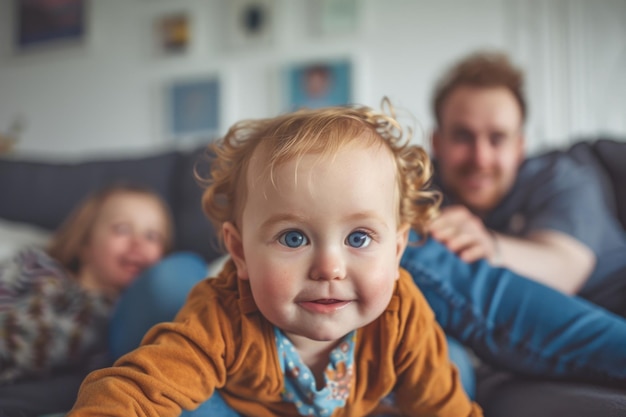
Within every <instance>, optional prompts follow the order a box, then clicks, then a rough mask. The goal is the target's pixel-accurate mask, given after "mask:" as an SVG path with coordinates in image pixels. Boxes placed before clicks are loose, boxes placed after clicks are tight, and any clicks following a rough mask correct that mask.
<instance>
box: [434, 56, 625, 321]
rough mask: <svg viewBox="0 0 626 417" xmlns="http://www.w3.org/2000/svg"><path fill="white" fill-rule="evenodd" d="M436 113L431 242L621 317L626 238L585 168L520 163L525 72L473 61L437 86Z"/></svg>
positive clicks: (553, 161)
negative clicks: (438, 196)
mask: <svg viewBox="0 0 626 417" xmlns="http://www.w3.org/2000/svg"><path fill="white" fill-rule="evenodd" d="M433 110H434V115H435V119H436V128H435V131H434V133H433V137H432V145H433V154H434V157H435V160H436V162H437V184H438V185H439V186H440V188H441V189H442V190H443V192H444V195H445V207H444V208H443V210H442V214H441V216H440V217H439V218H438V219H437V220H436V221H434V222H433V223H432V226H431V233H432V236H433V237H434V238H435V239H437V240H439V241H440V242H442V243H443V244H444V245H445V246H447V247H448V249H450V250H451V251H453V252H455V253H456V254H457V255H459V257H460V258H461V259H463V260H464V261H467V262H473V261H476V260H478V259H481V258H485V259H487V260H489V261H490V263H492V264H494V265H499V266H504V267H507V268H509V269H511V270H513V271H515V272H517V273H519V274H520V275H524V276H526V277H529V278H531V279H533V280H536V281H538V282H540V283H543V284H545V285H548V286H550V287H553V288H555V289H557V290H559V291H561V292H563V293H566V294H579V295H581V296H583V297H586V298H589V299H591V300H592V301H594V302H596V303H598V304H601V305H603V306H604V307H606V308H609V309H611V310H614V311H619V310H620V309H622V311H621V312H622V314H623V309H624V308H625V307H626V302H625V301H624V298H623V296H622V297H615V296H614V294H615V291H619V292H621V294H623V291H624V283H623V282H622V281H625V280H624V279H623V278H621V279H619V277H620V275H621V277H626V237H625V233H624V231H623V229H622V228H621V226H620V224H619V222H618V220H617V219H616V218H615V217H614V216H613V215H612V214H611V212H610V210H609V208H608V207H607V206H606V204H605V203H604V199H603V198H602V194H601V187H600V184H599V183H598V179H597V177H596V176H595V175H594V174H593V172H591V170H590V169H589V168H587V167H582V166H580V165H578V164H576V163H575V162H574V161H573V160H572V159H570V157H568V156H567V155H566V154H563V153H561V154H556V153H551V154H548V155H545V156H541V157H536V158H531V159H528V160H525V159H524V141H525V139H524V131H523V127H524V122H525V119H526V113H527V111H526V102H525V99H524V95H523V75H522V73H521V71H520V70H518V69H517V68H515V67H514V66H513V65H512V64H511V63H510V61H509V60H508V59H507V57H506V56H505V55H502V54H498V53H476V54H472V55H470V56H468V57H466V58H465V59H463V60H461V61H460V62H458V63H457V64H456V65H455V66H453V67H452V68H451V69H450V70H449V71H448V73H447V74H445V76H444V77H443V78H442V79H441V81H440V83H439V85H438V86H437V88H436V90H435V95H434V102H433ZM620 271H622V272H620ZM601 288H604V290H605V291H601V290H600V289H601ZM608 288H611V290H610V291H606V290H607V289H608ZM599 293H603V294H607V293H611V294H613V295H612V297H611V299H610V300H609V299H602V298H601V297H598V296H597V295H598V294H599Z"/></svg>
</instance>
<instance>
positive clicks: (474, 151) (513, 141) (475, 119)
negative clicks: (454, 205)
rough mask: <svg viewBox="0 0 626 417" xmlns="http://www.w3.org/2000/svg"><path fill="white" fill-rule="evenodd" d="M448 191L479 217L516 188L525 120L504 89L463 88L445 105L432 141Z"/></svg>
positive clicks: (442, 179) (515, 103)
mask: <svg viewBox="0 0 626 417" xmlns="http://www.w3.org/2000/svg"><path fill="white" fill-rule="evenodd" d="M433 152H434V156H435V158H436V159H437V162H438V174H439V177H440V178H441V181H442V184H443V186H444V187H445V188H446V191H447V192H448V193H450V194H451V197H453V198H454V199H456V200H457V202H458V203H461V204H464V205H465V206H467V207H468V208H469V209H470V210H472V211H473V212H474V213H476V214H477V215H479V216H482V215H484V214H486V213H487V212H488V211H490V210H492V209H493V208H495V206H496V205H498V203H500V201H501V200H502V199H503V198H504V196H505V195H506V194H507V193H508V191H509V190H510V189H511V187H512V186H513V183H514V182H515V178H516V176H517V170H518V168H519V165H520V163H521V162H522V160H523V157H524V137H523V133H522V114H521V110H520V106H519V104H518V103H517V101H516V100H515V97H514V96H513V94H512V93H511V92H510V91H509V90H507V89H506V88H504V87H494V88H478V87H465V86H463V87H459V88H457V89H455V90H454V91H453V92H452V94H450V96H449V97H448V98H447V99H446V100H445V101H444V103H443V106H442V109H441V126H439V128H438V129H437V130H436V131H435V133H434V135H433Z"/></svg>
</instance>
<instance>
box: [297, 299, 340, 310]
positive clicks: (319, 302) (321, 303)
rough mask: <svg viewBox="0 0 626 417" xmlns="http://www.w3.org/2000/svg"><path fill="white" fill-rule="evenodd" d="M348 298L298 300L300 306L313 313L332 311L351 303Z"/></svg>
mask: <svg viewBox="0 0 626 417" xmlns="http://www.w3.org/2000/svg"><path fill="white" fill-rule="evenodd" d="M351 303H352V301H350V300H338V299H336V298H319V299H316V300H310V301H303V302H300V303H299V304H300V306H302V307H303V308H305V309H306V310H309V311H311V312H313V313H322V314H328V313H334V312H336V311H338V310H341V309H343V308H344V307H346V306H348V305H349V304H351Z"/></svg>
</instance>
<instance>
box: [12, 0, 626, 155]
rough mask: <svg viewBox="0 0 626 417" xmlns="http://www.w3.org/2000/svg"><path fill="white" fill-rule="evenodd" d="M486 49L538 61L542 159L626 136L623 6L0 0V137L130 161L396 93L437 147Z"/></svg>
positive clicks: (525, 62)
mask: <svg viewBox="0 0 626 417" xmlns="http://www.w3.org/2000/svg"><path fill="white" fill-rule="evenodd" d="M485 48H488V49H502V50H504V51H506V52H507V53H509V55H510V56H511V58H512V59H513V61H514V62H515V63H516V64H518V65H520V66H521V67H522V68H523V69H524V70H525V73H526V81H527V84H526V92H527V98H528V101H529V108H530V113H529V120H528V124H527V126H526V130H527V138H528V150H529V152H530V153H531V154H532V153H536V152H539V151H542V150H544V149H550V148H554V147H565V146H566V145H568V144H570V143H572V142H574V141H576V140H577V139H578V138H582V137H590V136H594V135H610V136H616V137H622V138H626V1H625V0H593V1H591V0H473V1H469V0H438V1H435V0H0V136H1V137H2V138H4V143H5V145H4V146H5V151H4V152H6V153H7V154H8V155H11V156H14V155H16V156H22V155H33V154H37V155H45V156H46V157H49V158H55V157H61V158H64V159H66V158H78V159H81V158H89V157H93V156H94V155H98V156H100V155H103V154H106V155H126V154H133V153H145V152H149V151H153V150H157V149H163V148H171V147H191V146H196V145H197V144H199V143H203V142H208V141H210V140H211V139H212V138H214V137H216V136H218V135H221V134H223V133H225V132H226V130H227V129H228V127H229V126H230V125H231V124H232V123H234V122H236V121H237V120H240V119H247V118H258V117H268V116H273V115H275V114H278V113H280V112H284V111H286V110H290V109H292V108H295V107H298V106H300V105H311V106H316V105H324V104H327V103H331V104H332V103H335V102H340V101H345V100H347V101H349V102H356V103H361V104H366V105H370V106H374V107H378V106H379V104H380V101H381V98H382V97H383V96H388V97H389V98H390V99H391V100H392V102H393V103H394V105H395V106H396V107H398V108H399V109H400V110H401V111H402V112H403V113H408V114H411V115H412V116H413V118H412V119H410V124H413V126H414V127H415V128H416V137H415V141H417V142H419V143H423V144H427V142H428V133H429V131H430V129H431V128H432V115H431V113H430V99H431V93H432V89H433V85H434V83H435V81H436V80H437V79H438V77H439V75H440V74H441V72H442V71H443V70H444V69H445V68H447V67H448V66H449V65H450V64H451V63H453V62H454V61H455V60H457V59H458V58H460V57H462V56H463V55H465V54H467V53H469V52H472V51H474V50H476V49H485ZM309 70H315V71H309ZM314 74H316V75H314ZM306 77H309V78H306ZM315 77H317V78H315ZM329 85H330V87H329ZM328 88H330V90H332V91H331V92H330V93H328V95H327V97H325V98H324V97H322V98H321V99H319V100H318V98H319V97H317V96H316V95H320V94H321V95H324V94H326V93H324V91H325V89H328ZM320 91H321V93H320ZM2 152H3V151H2V145H1V144H0V153H2ZM9 152H10V153H9Z"/></svg>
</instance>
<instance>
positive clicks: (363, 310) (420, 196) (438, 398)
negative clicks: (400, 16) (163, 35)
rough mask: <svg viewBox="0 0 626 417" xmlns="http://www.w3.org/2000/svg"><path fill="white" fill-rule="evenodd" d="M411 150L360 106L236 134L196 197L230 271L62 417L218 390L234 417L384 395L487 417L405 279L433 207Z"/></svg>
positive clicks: (146, 406) (403, 406)
mask: <svg viewBox="0 0 626 417" xmlns="http://www.w3.org/2000/svg"><path fill="white" fill-rule="evenodd" d="M409 139H410V138H408V137H406V136H405V135H403V132H402V129H401V128H400V125H399V124H398V123H397V121H396V120H395V119H394V118H393V117H392V116H389V115H386V114H383V113H379V112H376V111H374V110H372V109H369V108H367V107H337V108H327V109H321V110H301V111H298V112H295V113H290V114H286V115H283V116H279V117H276V118H272V119H266V120H256V121H244V122H240V123H238V124H236V125H234V126H233V127H232V128H231V129H230V131H229V132H228V133H227V135H226V136H225V138H224V139H223V140H222V141H220V142H219V143H217V144H216V145H215V146H213V147H212V148H213V151H214V152H215V154H216V158H215V160H214V162H213V165H212V172H211V176H210V179H209V182H208V188H207V190H206V191H205V194H204V197H203V205H204V209H205V211H206V213H207V215H208V217H209V219H210V220H211V221H212V222H213V223H214V225H215V226H217V227H216V230H220V231H221V234H220V237H221V238H222V239H223V242H224V244H225V247H226V248H227V250H228V252H229V254H230V256H231V258H232V259H231V260H230V261H229V262H228V263H227V264H226V266H225V267H224V269H223V270H222V272H221V273H220V274H219V276H218V277H217V278H215V279H208V280H204V281H201V282H200V283H199V284H198V285H196V286H195V287H194V289H193V290H192V292H191V294H190V295H189V298H188V300H187V302H186V303H185V305H184V306H183V308H182V309H181V311H180V312H179V314H178V315H177V317H176V319H175V321H174V322H170V323H162V324H159V325H157V326H155V327H154V328H152V329H151V330H150V332H149V333H148V334H147V335H146V337H145V338H144V340H143V342H142V345H141V346H140V347H139V348H138V349H136V350H134V351H132V352H130V353H129V354H127V355H125V356H123V357H122V358H120V359H119V360H118V361H117V362H116V364H115V366H114V367H112V368H107V369H103V370H99V371H95V372H93V373H92V374H90V375H89V376H88V377H87V379H86V380H85V381H84V382H83V385H82V387H81V390H80V393H79V396H78V399H77V401H76V404H75V406H74V408H73V410H72V411H71V412H70V414H69V416H73V417H75V416H89V415H94V416H95V415H98V416H100V415H108V416H114V415H119V416H128V415H146V416H176V415H179V414H180V412H181V409H186V410H192V409H195V408H197V407H198V406H199V405H200V404H202V403H204V402H205V401H207V399H209V398H211V399H212V398H216V397H217V395H216V393H217V392H219V394H220V395H221V398H223V399H224V401H225V402H226V404H227V405H228V407H229V408H230V409H232V410H234V412H237V413H240V414H242V415H249V416H277V415H285V416H287V415H292V416H297V415H315V416H351V417H354V416H365V415H367V414H369V413H370V412H372V411H374V410H375V409H376V407H377V406H378V405H379V403H380V401H381V400H382V399H383V398H385V397H387V396H388V395H389V394H390V393H391V392H392V391H393V392H394V393H395V401H396V404H397V406H398V408H399V410H400V411H401V413H402V415H407V416H419V415H424V416H426V415H427V416H431V415H437V416H454V417H459V416H479V415H482V413H481V411H480V408H479V407H478V406H477V405H476V404H474V403H472V402H471V401H470V400H469V399H468V397H467V396H466V394H465V393H464V391H463V389H462V387H461V384H460V381H459V378H458V375H457V372H456V370H455V368H454V367H453V366H451V364H450V362H449V360H448V357H447V350H446V343H445V338H444V336H443V333H442V331H441V329H440V328H439V327H438V325H437V324H436V322H435V319H434V315H433V313H432V312H431V310H430V308H429V307H428V305H427V303H426V301H425V300H424V298H423V297H422V296H421V294H420V292H419V290H418V289H417V288H416V286H415V285H414V284H413V282H412V280H411V277H410V276H409V275H408V273H407V272H406V271H404V270H402V269H400V268H399V262H400V257H401V255H402V253H403V251H404V248H405V246H406V244H407V239H408V232H409V228H411V227H413V228H415V229H416V230H417V231H423V230H424V227H425V225H426V224H427V222H428V221H429V220H430V219H431V217H432V216H433V215H434V214H435V212H436V209H437V201H438V200H437V196H436V195H434V194H432V193H430V192H428V191H424V188H425V186H426V184H427V182H428V180H429V178H430V175H431V167H430V163H429V159H428V156H427V154H426V153H425V152H424V150H422V149H421V148H419V147H417V146H414V145H410V144H409ZM214 415H218V414H214ZM219 415H223V414H219Z"/></svg>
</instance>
